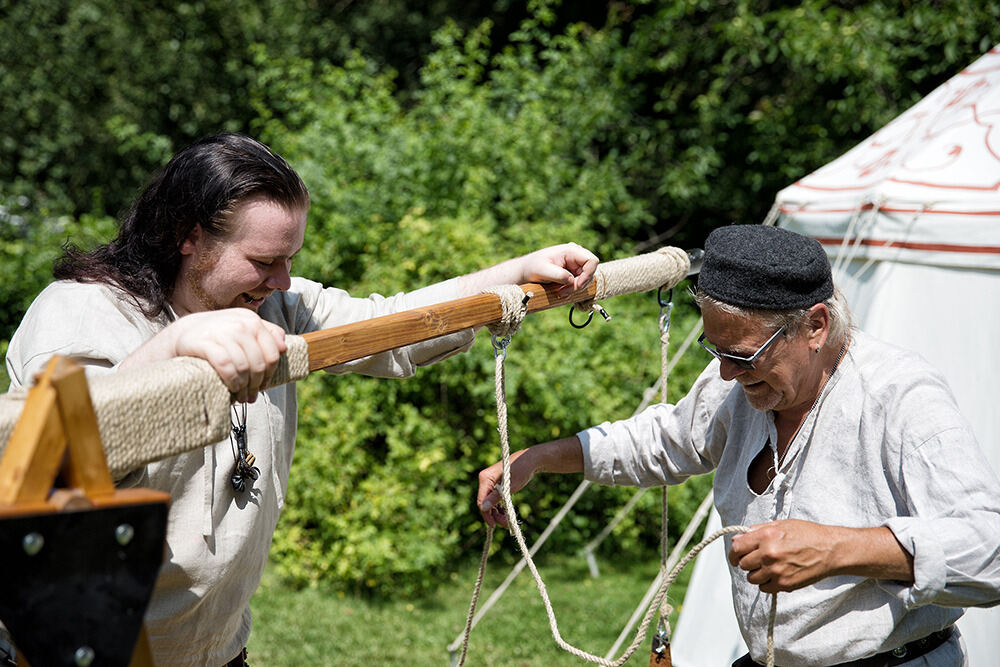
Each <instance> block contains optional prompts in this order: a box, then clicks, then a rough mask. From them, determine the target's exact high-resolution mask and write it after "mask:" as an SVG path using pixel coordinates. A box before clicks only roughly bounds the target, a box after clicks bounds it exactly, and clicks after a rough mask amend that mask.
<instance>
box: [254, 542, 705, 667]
mask: <svg viewBox="0 0 1000 667" xmlns="http://www.w3.org/2000/svg"><path fill="white" fill-rule="evenodd" d="M511 545H512V542H511V541H506V542H505V544H504V548H505V549H506V548H509V547H510V546H511ZM515 548H516V547H515ZM537 564H538V567H539V571H540V573H541V575H542V579H543V581H544V582H545V586H546V589H547V590H548V593H549V596H550V598H551V599H552V606H553V609H554V610H555V614H556V620H557V621H558V623H559V631H560V634H561V635H562V637H563V639H564V640H565V641H566V642H568V643H570V644H572V645H573V646H576V647H577V648H579V649H582V650H585V651H588V652H590V653H594V654H596V655H599V656H602V657H603V656H604V654H605V653H606V652H607V651H608V650H609V649H610V648H611V646H612V645H613V644H614V642H615V640H616V639H617V637H618V634H619V633H620V632H621V630H622V628H623V627H624V625H625V623H626V622H627V621H628V619H629V617H630V616H631V615H632V612H633V611H634V609H635V607H636V606H637V605H638V604H639V602H640V601H641V600H642V597H643V595H644V594H645V593H646V590H647V588H648V587H649V586H650V584H651V583H652V582H653V579H654V578H655V577H656V572H657V567H658V564H659V560H658V559H657V558H653V559H650V560H649V561H646V562H634V563H632V562H614V561H611V562H609V560H608V559H603V560H599V564H600V568H601V576H600V577H599V578H597V579H592V578H591V577H590V574H589V572H588V569H587V564H586V562H585V560H584V559H583V557H582V556H581V557H578V558H573V557H566V556H554V557H551V558H544V557H543V558H540V559H539V561H538V563H537ZM478 565H479V564H478V560H477V561H476V562H475V563H470V564H469V566H468V568H467V570H465V571H463V572H461V573H459V574H458V576H455V577H451V578H449V580H448V581H446V582H444V583H443V584H442V586H441V588H440V590H438V591H437V592H436V593H435V594H434V595H431V596H428V597H426V598H419V599H399V600H388V601H371V600H365V599H360V598H354V597H349V596H345V595H343V594H338V593H336V592H331V591H325V590H323V589H321V588H312V589H306V590H293V589H291V588H289V587H287V586H285V585H283V584H282V582H281V581H280V578H279V577H278V576H277V575H276V574H275V573H274V572H273V571H271V570H268V572H266V573H265V577H264V581H263V582H262V584H261V587H260V589H259V590H258V592H257V594H256V595H255V596H254V598H253V600H252V601H251V606H252V608H253V614H254V629H253V633H252V636H251V638H250V642H249V646H248V649H249V654H250V655H249V660H248V662H250V664H252V665H253V666H254V667H273V666H281V665H289V666H291V665H331V666H337V667H352V666H357V667H361V666H365V667H368V666H370V665H390V664H391V665H396V664H398V665H407V666H408V667H413V666H416V667H419V666H422V665H433V666H435V667H447V666H448V665H450V664H451V660H450V656H449V653H448V648H447V647H448V645H449V644H450V643H451V642H452V641H453V640H454V639H455V638H456V637H458V636H459V634H460V633H461V632H462V628H463V626H464V623H465V618H466V615H467V613H468V608H469V602H470V601H471V596H472V588H473V585H474V584H475V580H476V572H477V569H478ZM692 569H693V565H689V566H688V567H687V568H685V571H684V572H683V573H682V575H681V577H680V580H679V581H677V582H676V583H675V584H674V585H673V586H671V589H670V597H669V600H670V602H671V603H673V604H674V605H675V606H679V605H680V602H681V600H683V596H684V589H685V587H686V586H687V580H688V578H689V577H690V574H691V570H692ZM509 572H510V568H509V567H507V566H505V565H503V564H502V563H501V561H500V558H499V557H496V556H495V557H494V558H493V559H491V561H490V564H489V566H488V568H487V578H486V580H485V582H484V584H483V590H482V593H481V595H480V599H479V604H480V607H481V606H482V605H483V603H485V601H486V600H487V598H489V596H490V594H491V593H492V592H493V590H494V589H495V588H496V587H497V586H498V585H499V584H500V583H501V582H502V581H503V579H504V578H505V577H506V576H507V574H508V573H509ZM675 616H676V614H675ZM675 622H676V618H674V619H672V620H671V624H672V625H673V624H674V623H675ZM636 625H637V626H638V623H637V624H636ZM655 626H656V621H655V617H654V620H653V622H652V623H651V629H652V630H653V631H655ZM636 629H637V627H636V628H633V629H632V631H631V632H630V634H629V636H628V638H627V639H626V640H625V641H624V642H623V645H622V647H621V649H619V651H618V652H617V653H616V655H614V656H612V658H617V657H618V656H619V655H621V653H622V651H624V650H625V648H627V647H628V645H629V644H630V643H631V641H632V638H633V637H634V636H635V634H634V633H635V631H636ZM651 636H652V632H651V633H650V636H649V637H647V638H645V639H644V640H643V642H642V644H640V645H639V648H638V649H637V650H636V653H635V654H634V655H633V656H632V658H631V659H630V660H629V661H628V663H627V664H635V665H640V664H641V665H645V664H647V661H648V660H649V648H650V637H651ZM465 664H466V665H469V666H470V667H473V666H475V667H480V666H483V665H486V666H489V665H497V666H500V665H503V666H504V667H543V666H544V667H551V666H553V665H581V664H592V663H588V662H586V661H584V660H582V659H580V658H577V657H575V656H573V655H571V654H569V653H567V652H565V651H563V650H562V649H561V648H559V646H558V645H557V644H556V643H555V640H554V639H553V638H552V634H551V631H550V629H549V621H548V617H547V615H546V613H545V606H544V605H543V603H542V601H541V597H540V596H539V593H538V589H537V588H536V587H535V582H534V578H533V577H532V576H531V573H530V572H529V571H528V570H527V569H525V570H524V571H523V572H521V573H520V575H518V577H517V579H515V581H514V582H513V583H512V584H511V586H510V587H509V588H508V589H507V591H506V593H505V594H504V595H503V596H502V597H501V598H500V599H499V600H498V601H497V603H496V604H495V605H494V606H493V608H492V609H491V610H490V611H489V612H488V613H487V614H486V615H485V616H484V617H483V618H482V620H481V621H480V622H479V624H478V625H477V626H476V627H475V629H473V631H472V636H471V640H470V642H469V653H468V657H467V658H466V661H465Z"/></svg>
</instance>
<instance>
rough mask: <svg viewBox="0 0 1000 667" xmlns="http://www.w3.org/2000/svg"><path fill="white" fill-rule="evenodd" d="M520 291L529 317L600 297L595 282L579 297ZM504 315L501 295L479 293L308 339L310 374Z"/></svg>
mask: <svg viewBox="0 0 1000 667" xmlns="http://www.w3.org/2000/svg"><path fill="white" fill-rule="evenodd" d="M519 287H520V288H521V290H522V291H523V292H524V293H525V294H527V293H529V292H530V293H531V298H530V299H529V300H528V304H527V306H528V312H529V313H533V312H537V311H539V310H547V309H549V308H556V307H558V306H565V305H567V304H570V303H580V302H581V301H589V300H591V299H593V298H594V294H595V292H596V287H595V285H594V282H591V283H590V284H589V285H588V286H587V287H585V288H583V289H581V290H578V291H576V292H569V291H567V290H563V291H559V286H558V285H551V284H546V285H542V284H538V283H525V284H523V285H519ZM502 316H503V309H502V307H501V305H500V297H498V296H497V295H496V294H474V295H472V296H467V297H463V298H461V299H454V300H452V301H445V302H444V303H439V304H435V305H433V306H426V307H424V308H414V309H412V310H407V311H403V312H401V313H393V314H391V315H383V316H382V317H374V318H372V319H370V320H362V321H360V322H352V323H351V324H345V325H343V326H339V327H332V328H330V329H323V330H321V331H313V332H311V333H307V334H305V335H303V338H305V339H306V342H307V343H308V345H309V370H310V371H315V370H319V369H321V368H326V367H327V366H335V365H337V364H343V363H346V362H348V361H351V360H354V359H360V358H362V357H366V356H368V355H370V354H378V353H379V352H385V351H387V350H392V349H395V348H397V347H402V346H404V345H412V344H413V343H419V342H421V341H425V340H430V339H431V338H438V337H439V336H445V335H447V334H451V333H455V332H457V331H462V330H464V329H469V328H472V327H477V326H480V327H481V326H485V325H487V324H490V323H492V322H498V321H500V318H501V317H502Z"/></svg>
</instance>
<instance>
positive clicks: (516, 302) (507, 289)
mask: <svg viewBox="0 0 1000 667" xmlns="http://www.w3.org/2000/svg"><path fill="white" fill-rule="evenodd" d="M487 291H489V292H491V293H494V294H497V295H498V296H499V297H500V302H501V306H502V308H503V317H502V319H501V321H500V322H499V323H497V324H495V325H491V326H490V327H489V328H490V332H491V334H492V336H493V346H494V352H495V355H494V356H495V360H496V367H495V373H494V378H495V396H496V403H497V430H498V431H499V433H500V449H501V454H502V475H501V483H500V497H501V502H502V503H503V507H504V508H505V509H506V513H507V525H508V528H509V530H510V532H511V533H512V534H513V535H514V539H515V540H516V541H517V545H518V548H520V550H521V554H522V556H523V558H524V560H525V562H526V564H527V566H528V569H529V570H530V571H531V575H532V577H534V580H535V585H536V586H537V587H538V592H539V594H540V595H541V598H542V603H543V604H544V605H545V613H546V615H547V616H548V619H549V629H550V630H551V632H552V637H553V639H554V640H555V642H556V644H557V645H558V646H559V647H560V648H561V649H563V650H564V651H566V652H567V653H570V654H572V655H575V656H577V657H578V658H581V659H583V660H587V661H589V662H593V663H596V664H598V665H603V666H605V667H620V666H621V665H623V664H625V662H626V661H628V659H629V658H631V657H632V654H634V653H635V651H636V649H637V648H638V647H639V644H641V643H642V640H643V638H644V637H645V636H646V632H647V630H648V629H649V625H650V623H651V621H652V618H653V615H654V614H655V613H656V611H657V610H661V612H662V611H663V610H664V609H665V607H664V603H665V600H666V596H667V592H668V590H669V588H670V585H671V584H672V583H673V582H674V580H676V578H677V576H678V575H679V574H680V572H681V571H683V569H684V568H685V567H686V566H687V565H688V564H689V563H690V562H691V561H692V560H694V558H695V557H696V556H697V555H698V554H699V553H700V552H701V551H702V550H703V549H704V548H705V547H707V546H708V545H709V544H711V543H712V542H714V541H715V540H717V539H719V538H720V537H723V536H725V535H731V534H734V533H746V532H749V530H750V529H749V528H747V527H746V526H726V527H724V528H721V529H720V530H717V531H716V532H715V533H713V534H712V535H709V536H708V537H706V538H705V539H703V540H702V541H701V542H699V543H698V544H696V545H695V546H694V547H692V548H691V551H689V552H688V553H687V554H686V555H685V556H684V558H682V559H681V560H680V561H679V562H678V563H677V565H676V566H674V568H673V570H671V571H670V573H669V574H668V575H667V576H666V577H664V578H663V581H662V583H661V584H660V586H659V588H658V589H657V592H656V595H655V596H654V597H653V600H652V602H651V603H650V605H649V608H648V609H647V611H646V614H645V615H644V616H643V619H642V623H641V624H640V626H639V629H638V630H637V631H636V634H635V638H634V639H633V640H632V643H631V644H630V645H629V646H628V648H626V649H625V651H624V652H623V653H622V655H621V656H619V657H618V658H617V659H615V660H608V659H606V658H603V657H601V656H597V655H594V654H592V653H588V652H587V651H584V650H582V649H579V648H577V647H575V646H573V645H572V644H570V643H568V642H567V641H565V640H564V639H563V638H562V634H561V633H560V632H559V624H558V622H557V620H556V616H555V611H554V610H553V608H552V602H551V600H550V599H549V595H548V592H547V590H546V587H545V582H544V581H543V580H542V577H541V575H540V574H539V572H538V568H537V567H536V566H535V562H534V560H533V559H532V557H531V553H530V550H529V549H528V545H527V543H526V541H525V539H524V534H523V533H522V532H521V527H520V524H519V522H518V519H517V512H516V510H515V507H514V502H513V499H512V498H511V491H510V439H509V434H508V429H507V393H506V372H505V361H506V358H507V345H508V344H509V343H510V338H511V336H512V335H513V334H514V333H515V332H516V331H517V330H518V329H519V328H520V326H521V322H522V321H523V319H524V316H525V315H526V313H527V302H528V300H529V299H530V298H531V294H530V293H528V294H525V293H524V292H522V291H521V289H520V288H519V287H518V286H517V285H503V286H500V287H495V288H491V289H490V290H487ZM599 293H600V294H604V293H605V292H604V291H603V290H601V291H599ZM664 367H665V365H664ZM663 386H664V387H665V386H666V383H665V382H664V383H663ZM664 394H665V389H664ZM665 530H666V526H665V525H664V531H665ZM493 533H494V527H493V526H487V528H486V540H485V544H484V546H483V553H482V558H481V559H480V564H479V572H478V574H477V576H476V583H475V586H474V587H473V594H472V601H471V603H470V604H469V613H468V615H467V617H466V622H465V629H464V631H463V634H462V650H461V654H460V656H459V659H458V665H459V667H462V666H463V665H464V664H465V658H466V656H467V655H468V646H469V636H470V635H471V632H472V622H473V619H474V617H475V612H476V605H477V603H478V601H479V594H480V591H481V590H482V584H483V578H484V575H485V573H486V563H487V561H488V560H489V553H490V548H491V546H492V544H493ZM664 564H665V563H661V568H662V567H663V566H664ZM776 614H777V596H776V595H772V597H771V610H770V616H769V618H768V632H767V666H768V667H774V621H775V617H776Z"/></svg>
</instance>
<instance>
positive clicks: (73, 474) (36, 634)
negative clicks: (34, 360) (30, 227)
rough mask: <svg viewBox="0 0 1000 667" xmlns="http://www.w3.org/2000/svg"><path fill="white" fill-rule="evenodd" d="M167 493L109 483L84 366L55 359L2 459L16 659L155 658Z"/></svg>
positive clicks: (0, 608) (138, 663) (3, 600)
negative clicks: (150, 634)
mask: <svg viewBox="0 0 1000 667" xmlns="http://www.w3.org/2000/svg"><path fill="white" fill-rule="evenodd" d="M60 483H61V484H62V485H63V486H61V487H59V486H57V485H58V484H60ZM168 502H169V496H168V495H167V494H166V493H162V492H159V491H152V490H149V489H126V490H118V489H116V488H115V486H114V483H113V481H112V479H111V475H110V473H109V472H108V466H107V462H106V459H105V455H104V449H103V447H102V445H101V437H100V432H99V431H98V426H97V418H96V416H95V414H94V409H93V405H92V403H91V399H90V393H89V390H88V388H87V381H86V377H85V375H84V371H83V368H82V367H81V366H80V365H78V364H76V363H75V362H73V361H71V360H69V359H67V358H65V357H58V356H57V357H54V358H53V359H52V360H51V361H50V362H49V364H48V365H47V366H46V368H45V370H44V372H43V373H42V374H41V376H40V377H39V378H38V381H37V382H36V384H35V385H34V386H33V387H32V388H31V389H30V390H29V392H28V397H27V400H26V402H25V407H24V410H23V412H22V414H21V417H20V419H19V420H18V422H17V424H16V426H15V427H14V431H13V432H12V434H11V437H10V441H9V442H8V444H7V447H6V449H5V450H4V454H3V458H2V459H0V559H2V562H3V563H4V564H5V565H4V566H3V567H2V568H0V569H2V571H3V572H4V577H5V580H6V582H7V583H6V584H5V594H4V595H3V596H2V597H0V620H2V621H3V622H4V624H5V625H6V626H7V629H8V630H9V631H10V634H11V637H12V639H13V641H14V643H15V645H16V647H17V651H18V665H28V664H29V660H30V661H32V662H34V663H36V664H39V665H50V664H51V665H78V666H80V667H86V666H87V665H90V664H91V663H93V662H96V664H101V665H132V666H134V667H146V666H152V664H153V661H152V656H151V654H150V650H149V643H148V640H147V638H146V634H145V630H144V628H143V627H142V617H143V612H144V611H145V608H146V605H147V604H148V602H149V597H150V595H151V594H152V590H153V586H154V584H155V580H156V574H157V572H158V571H159V567H160V564H161V563H162V560H163V553H164V539H165V536H166V517H167V504H168Z"/></svg>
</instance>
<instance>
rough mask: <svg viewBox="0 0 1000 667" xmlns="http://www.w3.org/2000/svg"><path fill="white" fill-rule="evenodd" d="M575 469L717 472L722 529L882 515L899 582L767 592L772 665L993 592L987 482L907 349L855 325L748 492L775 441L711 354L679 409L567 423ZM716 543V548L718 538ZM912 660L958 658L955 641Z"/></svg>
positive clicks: (972, 444) (668, 476)
mask: <svg viewBox="0 0 1000 667" xmlns="http://www.w3.org/2000/svg"><path fill="white" fill-rule="evenodd" d="M579 436H580V440H581V443H582V445H583V453H584V460H585V474H586V477H587V479H589V480H591V481H595V482H598V483H602V484H610V485H614V484H623V485H638V486H655V485H662V484H664V483H666V484H676V483H679V482H682V481H683V480H685V479H686V478H688V477H690V476H691V475H697V474H701V473H707V472H710V471H712V470H715V478H714V482H713V485H714V491H715V504H716V507H717V509H718V511H719V514H720V516H721V518H722V522H723V525H737V524H740V525H746V526H750V525H753V524H758V523H764V522H767V521H772V520H777V519H803V520H807V521H814V522H818V523H822V524H829V525H839V526H848V527H856V528H863V527H873V526H887V527H888V528H889V529H890V530H891V531H892V532H893V534H894V535H895V537H896V539H897V540H898V541H899V543H900V544H901V545H902V546H903V548H904V549H905V550H906V551H907V552H909V553H910V554H911V555H912V556H913V564H914V577H915V581H914V582H913V583H912V584H909V585H907V584H903V583H901V582H895V581H887V580H874V579H867V578H863V577H857V576H846V575H845V576H833V577H828V578H826V579H823V580H821V581H819V582H817V583H816V584H813V585H811V586H806V587H804V588H802V589H799V590H796V591H792V592H787V593H780V594H778V602H777V620H776V624H775V630H774V645H775V659H776V663H777V664H779V665H831V664H836V663H840V662H845V661H849V660H854V659H857V658H860V657H864V656H868V655H872V654H875V653H879V652H883V651H887V650H892V649H894V648H896V647H899V646H901V645H903V644H904V643H906V642H909V641H912V640H915V639H919V638H922V637H925V636H926V635H928V634H930V633H932V632H934V631H936V630H940V629H942V628H945V627H947V626H950V625H951V624H953V623H954V622H955V621H956V620H957V619H958V618H959V617H960V616H961V615H962V611H963V610H962V608H963V607H967V606H972V605H982V606H991V605H994V604H996V603H997V602H998V601H1000V483H998V481H997V478H996V475H995V474H994V472H993V471H992V469H991V467H990V465H989V463H988V462H987V461H986V459H985V457H984V455H983V453H982V451H981V450H980V448H979V446H978V444H977V443H976V441H975V437H974V435H973V433H972V430H971V428H970V426H969V425H968V423H967V422H966V420H965V419H964V418H963V417H962V415H961V414H960V413H959V411H958V408H957V406H956V404H955V400H954V398H953V397H952V394H951V391H950V390H949V388H948V387H947V384H946V382H945V380H944V378H943V377H942V376H941V375H940V374H939V373H938V372H937V371H935V370H934V369H932V368H931V367H930V366H929V365H927V364H926V363H925V362H924V361H923V360H921V359H920V358H919V357H918V356H917V355H915V354H913V353H910V352H907V351H904V350H901V349H899V348H896V347H893V346H890V345H888V344H886V343H883V342H881V341H879V340H877V339H875V338H873V337H871V336H868V335H866V334H864V333H862V332H853V333H852V339H851V345H850V347H849V348H848V350H847V353H846V355H845V356H844V359H843V360H842V361H841V363H840V366H839V368H838V369H837V371H836V372H835V373H834V374H833V376H832V377H831V378H830V380H829V381H828V382H827V383H826V386H825V387H824V389H823V391H822V392H821V395H820V398H819V400H818V402H817V404H816V405H815V406H814V407H813V409H812V411H811V412H810V413H809V415H808V416H807V417H806V419H805V421H804V423H803V424H802V426H801V428H800V430H799V432H798V433H797V434H796V436H795V437H794V439H793V440H792V441H791V443H790V444H789V446H788V450H787V453H786V454H785V457H784V460H783V461H782V463H781V465H780V467H779V469H778V472H777V475H776V477H775V478H774V480H773V481H772V482H771V483H770V485H769V486H768V488H767V489H766V490H765V491H764V492H763V493H761V494H757V493H754V491H752V490H751V489H750V486H749V484H748V482H747V476H748V471H749V468H750V463H751V462H752V461H753V459H754V457H756V456H757V454H758V453H760V451H761V450H762V449H764V448H765V447H768V448H771V447H773V444H772V443H775V442H777V431H776V429H775V425H774V415H773V413H772V412H769V411H760V410H755V409H754V408H752V407H751V406H750V404H749V403H748V402H747V400H746V397H745V395H744V393H743V390H742V389H741V388H740V387H739V386H737V385H736V384H735V383H733V382H724V381H722V380H721V379H720V377H719V364H718V362H717V361H713V362H712V364H710V365H709V367H708V368H707V369H706V370H705V372H704V373H703V374H702V375H701V376H700V377H699V379H698V380H697V382H696V384H695V386H694V388H693V389H692V391H691V392H690V393H689V395H688V396H687V397H686V398H685V399H683V400H682V401H680V402H678V404H677V406H676V407H674V406H669V405H657V406H653V407H650V408H649V409H647V410H646V411H644V412H643V413H641V414H640V415H638V416H636V417H634V418H631V419H628V420H624V421H620V422H616V423H604V424H601V425H599V426H596V427H594V428H591V429H588V430H586V431H583V432H582V433H580V434H579ZM730 542H731V540H730V538H729V537H727V538H726V550H727V551H728V549H729V547H730ZM730 574H731V575H732V577H731V578H732V589H733V599H734V604H735V608H736V615H737V618H738V620H739V625H740V629H741V631H742V633H743V637H744V639H745V640H746V643H747V646H748V647H749V648H750V653H751V655H752V656H753V657H754V658H755V659H756V660H757V661H758V662H763V661H764V656H765V655H766V651H767V625H768V614H769V612H770V604H771V600H770V595H769V594H766V593H762V592H761V591H760V589H759V588H758V587H757V586H755V585H753V584H750V583H748V582H747V580H746V573H745V572H744V571H742V570H740V569H739V568H733V567H732V566H730ZM913 664H915V665H919V664H927V665H937V666H943V665H960V664H963V657H962V650H961V648H960V646H959V642H958V641H957V640H953V641H952V642H949V643H947V644H945V645H944V646H942V647H941V648H940V649H938V650H935V651H933V652H932V653H930V654H928V655H927V656H926V658H922V659H920V660H919V661H913Z"/></svg>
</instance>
